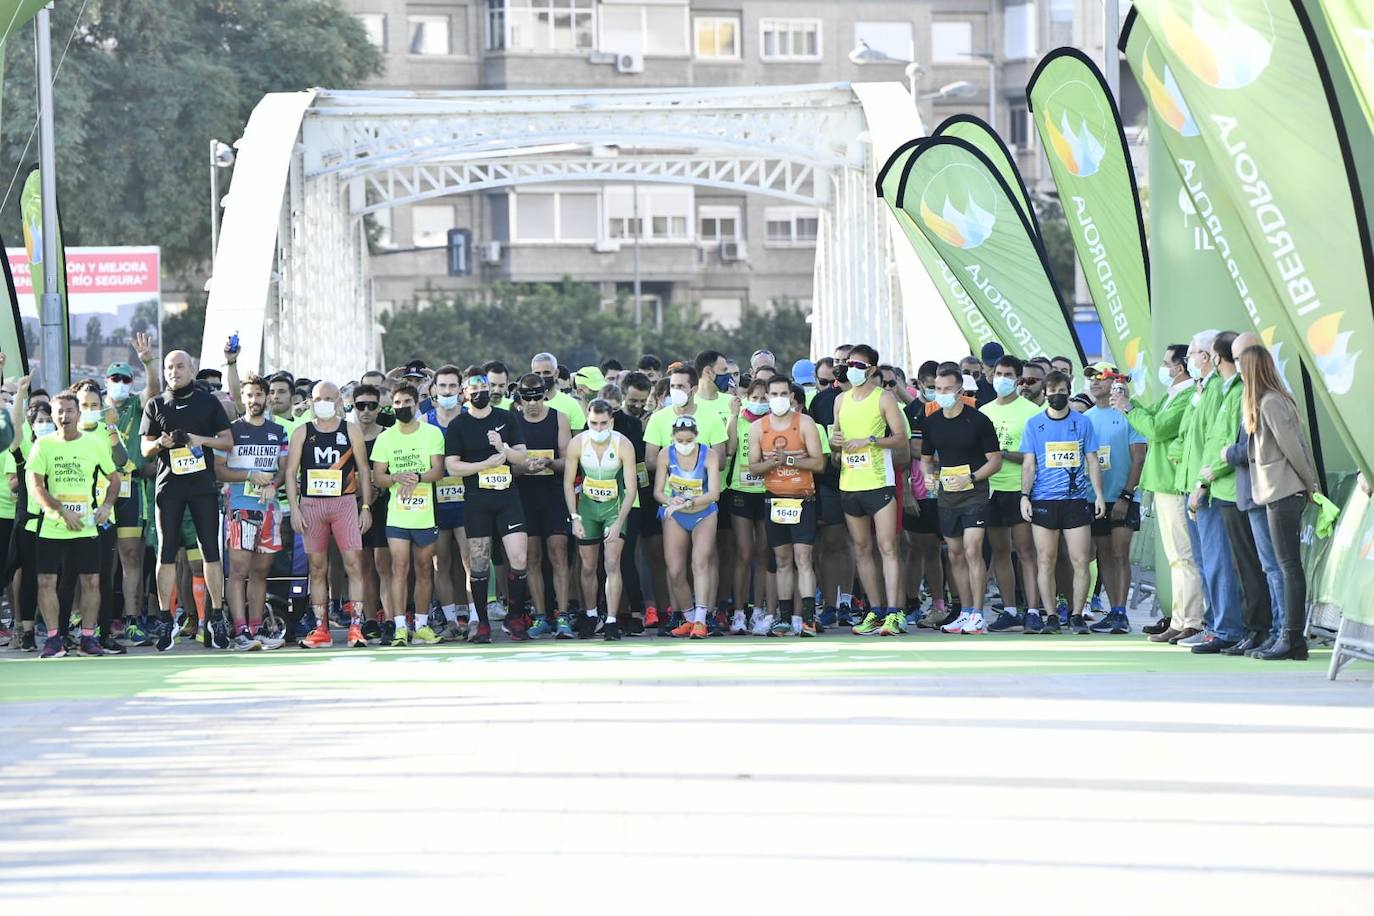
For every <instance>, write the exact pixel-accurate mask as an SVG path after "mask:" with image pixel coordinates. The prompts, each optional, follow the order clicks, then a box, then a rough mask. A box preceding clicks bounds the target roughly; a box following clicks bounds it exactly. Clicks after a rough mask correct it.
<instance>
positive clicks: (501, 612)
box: [487, 600, 506, 620]
mask: <svg viewBox="0 0 1374 916" xmlns="http://www.w3.org/2000/svg"><path fill="white" fill-rule="evenodd" d="M487 619H488V620H505V619H506V604H505V602H504V601H500V600H497V601H493V602H491V603H490V604H488V605H487Z"/></svg>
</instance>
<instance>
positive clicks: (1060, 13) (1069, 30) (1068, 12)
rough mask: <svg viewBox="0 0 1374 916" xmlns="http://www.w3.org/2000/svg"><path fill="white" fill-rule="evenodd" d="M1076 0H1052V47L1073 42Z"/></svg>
mask: <svg viewBox="0 0 1374 916" xmlns="http://www.w3.org/2000/svg"><path fill="white" fill-rule="evenodd" d="M1073 4H1074V0H1050V47H1053V48H1059V47H1063V46H1064V45H1071V44H1073Z"/></svg>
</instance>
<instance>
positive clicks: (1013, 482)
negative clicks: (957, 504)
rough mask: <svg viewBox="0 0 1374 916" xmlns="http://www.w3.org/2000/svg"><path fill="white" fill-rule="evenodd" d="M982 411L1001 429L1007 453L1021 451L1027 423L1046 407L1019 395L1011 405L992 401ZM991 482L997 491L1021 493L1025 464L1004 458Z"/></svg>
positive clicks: (1000, 438) (999, 437) (999, 434)
mask: <svg viewBox="0 0 1374 916" xmlns="http://www.w3.org/2000/svg"><path fill="white" fill-rule="evenodd" d="M978 410H979V411H980V412H981V413H982V414H983V415H984V416H985V417H987V418H988V419H989V420H991V421H992V426H993V429H995V430H997V442H998V445H999V446H1000V447H1001V449H1002V451H1004V452H1019V451H1020V450H1021V434H1022V433H1023V432H1025V429H1026V422H1027V421H1028V420H1030V418H1031V417H1033V416H1035V415H1036V414H1038V413H1040V412H1041V411H1042V410H1044V408H1043V407H1037V406H1036V404H1035V402H1034V401H1028V400H1026V399H1025V398H1017V399H1016V400H1014V401H1012V402H1011V403H1010V404H999V403H997V402H996V401H988V402H987V403H986V404H984V405H983V406H982V407H980V408H978ZM988 485H989V486H990V487H991V488H992V492H994V493H1020V492H1021V465H1019V464H1017V463H1016V462H1014V461H1007V460H1006V459H1003V460H1002V469H1001V470H1000V471H998V472H997V473H996V474H993V475H992V476H991V477H989V478H988Z"/></svg>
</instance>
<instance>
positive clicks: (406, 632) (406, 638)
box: [391, 618, 410, 649]
mask: <svg viewBox="0 0 1374 916" xmlns="http://www.w3.org/2000/svg"><path fill="white" fill-rule="evenodd" d="M397 619H398V620H400V618H397ZM408 645H410V627H408V626H406V624H405V621H403V620H402V621H400V622H398V623H397V624H396V632H394V633H392V634H391V648H393V649H404V648H405V647H406V646H408Z"/></svg>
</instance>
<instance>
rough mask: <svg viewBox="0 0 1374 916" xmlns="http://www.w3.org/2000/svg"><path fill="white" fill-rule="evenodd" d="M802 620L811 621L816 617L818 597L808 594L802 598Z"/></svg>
mask: <svg viewBox="0 0 1374 916" xmlns="http://www.w3.org/2000/svg"><path fill="white" fill-rule="evenodd" d="M801 615H802V620H803V621H804V622H806V623H811V622H812V621H813V620H815V619H816V599H815V598H813V597H812V596H810V595H807V596H806V597H805V598H803V599H802V613H801Z"/></svg>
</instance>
